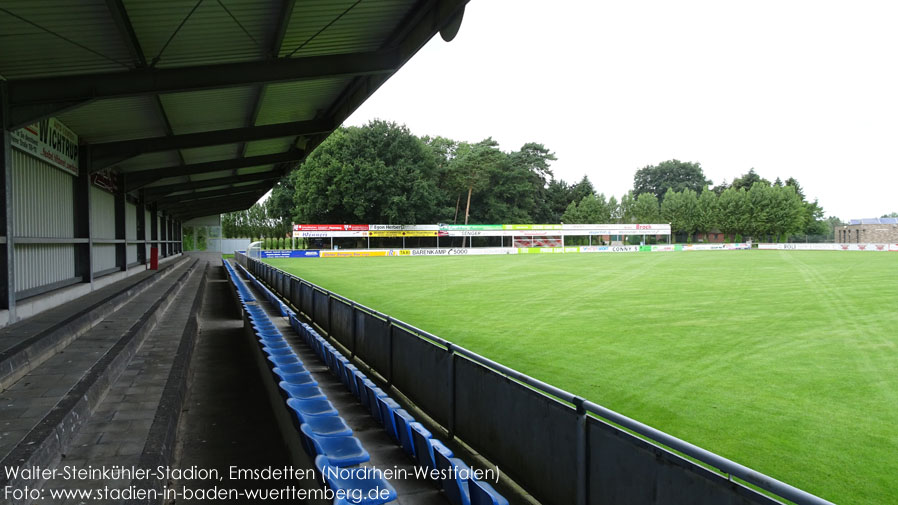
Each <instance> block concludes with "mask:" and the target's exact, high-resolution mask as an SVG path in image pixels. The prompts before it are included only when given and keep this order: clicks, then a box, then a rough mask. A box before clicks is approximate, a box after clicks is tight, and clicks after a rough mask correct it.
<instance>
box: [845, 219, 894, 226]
mask: <svg viewBox="0 0 898 505" xmlns="http://www.w3.org/2000/svg"><path fill="white" fill-rule="evenodd" d="M848 224H850V225H856V224H898V218H895V217H874V218H871V219H852V220H851V222H849V223H848Z"/></svg>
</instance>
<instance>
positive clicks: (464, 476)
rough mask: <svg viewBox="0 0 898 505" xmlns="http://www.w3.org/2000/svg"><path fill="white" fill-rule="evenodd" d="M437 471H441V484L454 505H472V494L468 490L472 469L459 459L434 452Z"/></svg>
mask: <svg viewBox="0 0 898 505" xmlns="http://www.w3.org/2000/svg"><path fill="white" fill-rule="evenodd" d="M433 459H434V461H435V462H436V465H437V470H439V471H440V483H441V484H442V486H443V492H444V493H445V494H446V498H447V499H448V500H449V503H451V504H452V505H471V493H470V490H469V489H468V478H469V476H470V475H471V469H470V468H469V467H468V465H466V464H465V462H464V461H462V460H460V459H458V458H450V457H447V456H446V455H445V454H443V453H442V452H440V451H434V452H433Z"/></svg>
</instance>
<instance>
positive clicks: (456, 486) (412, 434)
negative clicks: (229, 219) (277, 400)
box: [241, 267, 508, 505]
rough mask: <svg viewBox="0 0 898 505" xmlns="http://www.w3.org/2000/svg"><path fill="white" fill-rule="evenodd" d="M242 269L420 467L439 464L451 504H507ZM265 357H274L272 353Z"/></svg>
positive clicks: (444, 489)
mask: <svg viewBox="0 0 898 505" xmlns="http://www.w3.org/2000/svg"><path fill="white" fill-rule="evenodd" d="M241 268H242V267H241ZM244 272H246V275H247V277H248V278H250V279H251V280H252V281H253V284H254V285H255V286H257V287H258V288H259V289H260V290H262V291H263V292H264V293H265V295H266V297H267V298H268V300H269V302H271V303H272V304H273V305H275V306H278V307H280V310H281V313H282V315H284V316H285V317H288V318H289V320H290V325H291V326H292V327H293V329H294V330H296V332H297V333H298V334H299V335H300V336H301V337H302V338H303V340H305V342H306V343H307V344H308V345H309V346H310V347H311V348H312V349H313V350H314V351H315V352H316V354H318V356H319V357H320V358H321V359H322V361H324V362H325V364H327V366H328V368H329V369H330V370H331V371H332V372H333V373H334V374H335V375H336V376H337V377H338V378H339V379H340V380H341V381H342V382H343V384H344V385H345V386H346V387H347V388H348V389H349V390H350V391H351V392H352V393H353V394H354V395H355V396H356V397H358V398H359V401H360V402H361V403H362V405H363V406H364V407H366V408H367V409H368V410H369V411H370V412H371V414H372V416H373V417H374V418H375V419H376V420H377V421H378V423H380V424H381V425H382V426H383V427H384V429H385V430H386V431H387V433H388V434H389V435H390V436H391V437H392V438H393V439H394V440H396V441H397V442H398V443H399V445H400V446H401V447H402V448H403V450H405V452H406V453H407V454H409V456H411V457H412V458H414V459H415V460H416V461H417V463H418V464H419V465H421V466H422V467H424V468H427V469H430V470H438V472H437V475H438V476H439V477H440V484H441V485H442V487H443V491H444V492H445V494H446V496H447V498H449V501H450V502H451V503H452V504H453V505H471V504H473V505H508V500H507V499H505V497H503V496H501V495H500V494H499V493H498V492H497V491H496V490H495V489H493V487H492V486H490V484H489V483H487V482H483V481H478V480H476V479H474V478H472V477H473V476H472V474H471V471H470V468H469V467H468V465H467V464H465V463H464V462H463V461H462V460H461V459H459V458H455V457H453V456H454V455H453V453H452V450H451V449H449V448H448V447H446V445H445V444H443V443H442V442H440V441H439V440H438V439H436V438H434V437H433V436H432V434H431V433H430V431H429V430H427V428H425V427H424V426H423V425H422V424H420V423H418V422H416V421H415V420H414V418H413V417H412V416H411V415H410V414H409V413H408V412H407V411H406V410H405V409H403V408H402V407H401V406H400V405H399V404H398V403H397V402H396V401H395V400H393V399H392V398H390V397H389V395H387V394H386V393H385V392H384V391H383V390H382V389H380V388H379V387H377V385H376V384H375V383H374V382H373V381H371V380H370V379H368V378H367V377H366V376H365V375H364V374H363V373H362V372H361V371H360V370H358V368H357V367H355V365H353V364H352V363H351V362H350V360H349V359H347V358H346V357H345V356H343V354H342V353H340V351H339V350H337V349H336V348H335V347H334V346H333V345H331V344H330V343H328V342H327V340H325V339H324V338H323V337H321V336H320V335H319V334H318V332H316V331H315V330H314V329H313V328H312V327H311V326H309V325H308V324H305V323H303V322H301V321H300V320H299V318H298V317H297V316H296V313H295V312H293V311H292V310H290V309H289V308H288V307H287V306H286V305H285V304H284V303H283V302H281V300H280V299H279V298H278V297H277V296H276V295H274V293H273V292H271V290H269V289H267V287H265V286H264V285H263V284H262V283H261V282H260V281H259V280H258V279H257V278H256V277H255V276H253V275H252V274H250V273H249V272H247V271H246V270H245V269H244ZM269 359H272V360H273V362H274V359H273V358H269ZM297 359H298V358H297ZM278 368H282V367H280V366H279V367H278ZM294 380H299V379H294Z"/></svg>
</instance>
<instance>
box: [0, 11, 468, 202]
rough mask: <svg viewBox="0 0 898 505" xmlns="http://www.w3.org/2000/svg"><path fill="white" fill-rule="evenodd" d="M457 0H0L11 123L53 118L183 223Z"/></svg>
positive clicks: (308, 141)
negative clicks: (72, 131) (73, 132)
mask: <svg viewBox="0 0 898 505" xmlns="http://www.w3.org/2000/svg"><path fill="white" fill-rule="evenodd" d="M466 3H467V0H365V1H362V0H339V1H338V0H307V1H302V2H297V1H294V0H282V1H259V0H222V1H217V0H157V1H144V0H81V1H78V2H70V1H68V0H41V1H40V2H35V1H33V0H7V1H4V2H3V3H2V4H0V34H2V46H3V50H2V51H0V76H2V79H5V81H4V80H2V79H0V86H4V87H5V88H6V93H5V95H6V96H7V101H8V109H7V110H8V116H9V117H8V119H7V124H5V125H3V126H4V127H5V128H7V129H15V128H20V127H24V126H26V125H29V124H32V123H35V122H37V121H39V120H42V119H45V118H48V117H51V116H55V117H57V118H58V119H59V120H60V121H61V122H62V123H64V124H65V125H66V126H68V127H69V128H71V129H72V130H74V131H75V132H76V133H78V135H79V138H80V141H81V143H82V145H83V146H82V149H81V154H82V159H83V158H87V160H88V161H87V162H86V163H85V162H84V161H82V166H83V167H85V168H86V169H87V170H90V171H91V172H95V171H101V170H106V169H114V170H113V172H116V173H118V174H119V181H120V183H121V184H123V186H124V188H125V190H126V191H127V192H129V193H132V194H133V195H135V196H137V195H141V196H143V198H144V200H145V202H147V203H149V204H152V203H153V202H156V203H157V205H158V208H159V209H160V210H165V211H166V212H168V213H169V214H171V215H174V216H176V217H178V218H181V219H189V218H191V217H196V216H199V215H209V214H215V213H219V212H226V211H232V210H238V209H244V208H247V207H249V206H250V205H252V204H253V203H254V202H255V201H256V200H258V199H259V198H260V197H261V196H262V195H263V194H264V193H265V192H266V191H268V190H269V189H270V188H271V187H272V186H273V185H274V184H275V182H276V181H277V180H278V179H279V178H280V177H281V176H283V175H284V174H285V173H286V172H287V171H289V170H290V169H291V168H293V167H295V166H296V165H297V164H298V163H299V162H300V161H301V160H302V159H304V158H305V156H306V155H307V154H308V153H309V152H311V150H312V149H314V147H315V146H317V145H318V144H319V143H320V142H321V141H322V140H324V139H325V138H326V137H327V135H329V134H330V133H331V132H332V131H333V130H334V129H335V128H337V127H338V126H339V125H340V124H341V123H342V122H343V121H344V120H345V119H346V118H347V117H348V116H349V115H350V114H351V113H352V112H353V111H354V110H355V109H356V108H357V107H358V106H359V105H361V104H362V103H363V102H364V101H365V100H366V99H367V98H368V97H369V96H370V95H371V94H372V93H373V92H374V91H375V90H377V89H378V87H379V86H380V85H382V84H383V83H384V82H385V81H386V80H387V79H388V78H389V77H390V76H391V75H393V73H394V72H396V71H397V70H398V69H399V68H400V67H401V66H402V65H403V64H404V63H405V62H406V61H407V60H408V59H409V58H410V57H411V56H413V55H414V54H415V53H416V52H417V51H418V50H419V49H420V48H421V47H422V46H423V45H424V44H425V43H426V42H427V41H428V40H429V39H430V38H431V37H433V36H434V35H435V34H436V33H438V32H440V33H441V35H442V36H443V38H444V39H445V40H451V39H452V38H453V37H454V35H455V33H456V32H457V30H458V28H459V26H460V23H461V19H462V15H463V13H464V6H465V4H466Z"/></svg>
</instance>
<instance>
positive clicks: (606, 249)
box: [580, 245, 639, 253]
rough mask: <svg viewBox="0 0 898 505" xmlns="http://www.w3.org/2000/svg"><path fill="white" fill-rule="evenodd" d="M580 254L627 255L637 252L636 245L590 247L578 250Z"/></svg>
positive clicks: (637, 247)
mask: <svg viewBox="0 0 898 505" xmlns="http://www.w3.org/2000/svg"><path fill="white" fill-rule="evenodd" d="M580 252H581V253H628V252H639V246H638V245H592V246H583V247H581V248H580Z"/></svg>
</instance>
